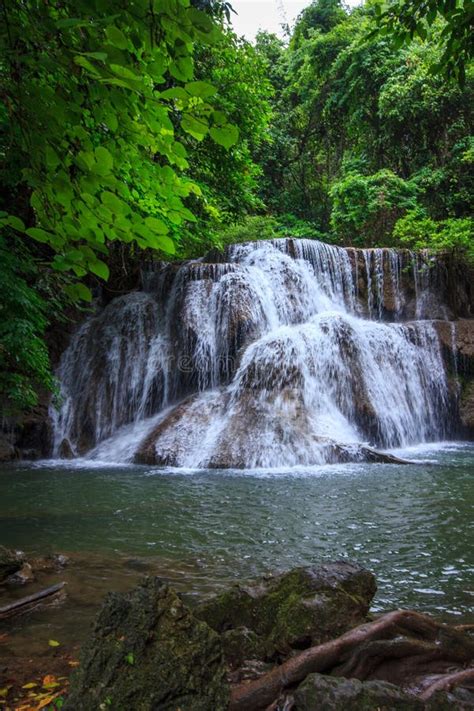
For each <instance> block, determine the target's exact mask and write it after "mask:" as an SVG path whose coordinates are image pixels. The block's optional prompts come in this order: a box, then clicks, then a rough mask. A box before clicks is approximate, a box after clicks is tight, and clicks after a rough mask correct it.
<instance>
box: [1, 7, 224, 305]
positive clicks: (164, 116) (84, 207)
mask: <svg viewBox="0 0 474 711" xmlns="http://www.w3.org/2000/svg"><path fill="white" fill-rule="evenodd" d="M2 11H3V20H4V21H3V22H2V32H1V39H0V41H1V49H2V56H4V57H5V60H4V61H3V62H2V64H1V66H0V72H1V79H2V83H3V86H4V96H5V100H6V107H7V110H6V112H5V113H4V114H3V120H4V125H3V126H2V136H3V141H2V142H3V146H2V153H3V154H5V155H6V162H7V163H8V164H10V165H14V166H15V170H16V171H19V169H20V168H21V170H22V180H21V181H20V183H21V184H20V185H19V186H17V190H16V192H17V194H18V193H21V200H19V201H17V202H16V203H15V200H13V201H11V200H7V202H6V204H8V212H6V211H4V212H3V213H0V224H3V226H5V227H8V228H10V229H13V230H15V231H16V232H18V233H25V234H26V235H27V236H28V237H30V238H32V239H33V240H36V241H38V242H40V243H44V244H46V245H47V246H48V248H49V249H50V250H51V251H52V253H53V255H54V256H53V259H52V261H53V266H54V267H55V269H57V270H60V271H62V272H71V273H73V274H74V275H75V276H76V277H78V278H81V277H84V276H85V275H86V274H87V273H88V272H92V273H93V274H96V275H97V276H99V277H100V278H103V279H107V277H108V273H109V270H108V266H107V264H106V259H105V256H106V254H107V245H108V244H109V243H110V242H113V241H121V242H124V243H127V244H130V243H133V244H136V245H138V247H139V248H151V249H158V250H161V251H162V252H164V253H166V254H172V253H173V252H174V251H175V249H176V243H177V241H179V234H180V230H181V226H182V225H183V224H185V223H186V222H188V221H193V220H194V219H195V218H194V215H193V214H192V212H191V211H190V210H189V208H188V207H187V206H186V199H187V198H188V197H189V196H190V195H192V194H194V195H197V196H199V195H200V193H201V191H200V189H199V187H198V186H197V185H196V183H194V182H193V181H192V180H190V179H189V178H187V177H186V174H185V171H186V169H187V168H188V166H189V160H188V155H187V152H186V148H185V146H184V142H183V136H185V135H190V136H192V137H193V138H195V139H196V140H197V141H202V140H203V139H204V138H205V137H206V136H207V135H210V137H211V138H212V139H213V140H214V141H215V142H216V143H217V144H220V145H222V146H224V147H225V148H228V147H230V146H232V145H233V144H234V143H235V142H236V141H237V138H238V129H237V127H236V126H234V125H232V124H229V123H228V121H227V118H226V116H225V114H224V113H223V112H222V111H219V110H214V108H213V106H212V104H211V103H210V99H211V97H212V96H213V95H214V94H215V91H216V90H215V88H214V87H213V86H212V85H211V84H209V83H207V82H205V81H202V80H198V81H196V80H194V53H195V47H196V44H197V43H199V44H213V43H215V42H218V41H219V40H220V38H221V33H220V30H219V26H218V24H217V23H216V22H215V21H214V20H213V19H212V17H211V16H209V15H208V14H206V13H205V12H203V11H202V10H198V9H197V8H196V7H194V6H192V5H191V4H190V2H189V0H160V1H158V0H153V1H152V2H151V3H150V2H149V1H148V0H135V1H134V2H133V3H130V2H128V1H126V0H116V2H114V6H113V13H112V14H111V8H110V4H109V3H107V2H103V0H74V2H72V1H71V0H67V1H66V2H64V3H45V2H42V0H21V1H20V2H18V3H12V4H11V5H10V4H6V3H3V6H2ZM9 203H10V204H9ZM11 203H12V204H11ZM12 208H20V209H17V210H16V213H15V209H12ZM18 212H20V213H21V214H18ZM67 288H68V290H69V293H70V294H71V295H72V296H73V297H76V298H85V299H90V296H91V295H90V291H89V289H88V288H87V287H86V286H85V285H84V284H82V283H73V284H70V285H69V286H68V287H67Z"/></svg>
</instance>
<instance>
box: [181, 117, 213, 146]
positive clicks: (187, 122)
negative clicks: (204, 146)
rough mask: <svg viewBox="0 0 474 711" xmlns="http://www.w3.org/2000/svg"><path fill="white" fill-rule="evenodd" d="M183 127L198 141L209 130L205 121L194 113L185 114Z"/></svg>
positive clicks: (182, 122)
mask: <svg viewBox="0 0 474 711" xmlns="http://www.w3.org/2000/svg"><path fill="white" fill-rule="evenodd" d="M181 127H182V129H183V131H186V133H189V134H190V135H191V136H193V138H196V139H197V140H198V141H202V139H203V138H204V136H205V135H206V133H207V132H208V130H209V127H208V125H207V123H206V122H205V121H202V120H200V119H197V118H195V117H194V116H193V115H192V114H184V116H183V118H182V119H181Z"/></svg>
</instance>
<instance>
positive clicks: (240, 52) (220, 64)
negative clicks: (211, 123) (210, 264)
mask: <svg viewBox="0 0 474 711" xmlns="http://www.w3.org/2000/svg"><path fill="white" fill-rule="evenodd" d="M266 70H267V67H266V63H265V62H264V60H263V58H262V56H261V55H260V54H259V53H258V52H257V51H256V49H255V48H254V47H253V46H252V45H251V44H250V43H248V42H246V41H245V40H244V39H242V38H237V37H236V35H235V34H234V33H233V32H231V31H230V30H227V31H226V32H225V33H224V35H223V39H222V41H221V42H220V43H219V44H218V45H215V46H212V47H204V48H202V49H201V51H199V52H198V53H197V56H196V76H197V77H207V78H208V80H209V81H210V82H211V83H212V85H213V86H214V87H215V89H216V93H215V96H214V97H213V103H214V106H215V107H216V108H217V109H218V110H220V111H222V112H223V113H224V114H225V115H226V116H227V117H228V119H229V120H230V121H232V123H234V124H235V125H237V126H238V127H239V140H238V142H237V143H236V145H234V146H232V147H231V148H230V149H228V150H226V149H224V148H223V147H220V146H215V145H213V144H212V143H210V142H202V143H199V144H196V142H194V145H191V144H192V143H193V139H192V138H189V139H188V144H189V147H190V150H192V161H191V162H190V166H189V170H188V175H189V176H190V177H191V178H192V179H193V180H194V182H195V183H197V184H198V185H199V187H200V189H201V191H202V199H201V200H200V201H199V203H197V202H196V201H195V203H194V204H193V211H194V213H195V215H196V217H197V218H198V222H197V223H193V224H192V225H190V226H189V230H188V231H187V233H186V234H185V236H184V239H183V240H182V248H181V249H180V254H182V255H184V256H193V255H194V254H196V255H197V254H199V253H201V254H202V251H203V247H205V246H209V247H210V246H212V240H213V235H214V231H213V228H219V226H220V227H222V226H224V225H226V224H228V223H229V222H231V221H233V220H236V219H241V218H242V217H244V216H245V215H247V214H251V213H254V212H256V211H258V210H260V209H261V208H262V207H263V204H262V201H261V199H259V197H258V194H257V190H258V186H259V179H260V175H261V172H262V170H261V167H260V165H258V162H257V156H258V153H259V150H260V149H261V148H262V146H263V144H265V143H266V142H267V141H268V123H269V120H270V104H269V98H270V96H271V94H272V92H273V88H272V85H271V83H270V82H269V80H268V78H267V76H266Z"/></svg>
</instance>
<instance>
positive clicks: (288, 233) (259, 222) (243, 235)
mask: <svg viewBox="0 0 474 711" xmlns="http://www.w3.org/2000/svg"><path fill="white" fill-rule="evenodd" d="M281 237H296V238H300V239H315V238H318V239H323V240H326V241H328V240H329V239H330V236H329V235H323V234H319V233H318V232H317V230H316V228H315V226H314V225H313V224H311V223H309V222H306V221H305V220H301V219H300V218H298V217H295V216H294V215H292V214H285V215H279V216H278V217H274V216H271V215H249V216H247V217H245V218H243V219H241V220H240V221H238V222H235V223H234V224H232V225H228V226H225V227H221V228H220V229H217V230H216V231H215V233H214V242H215V243H216V245H217V246H218V247H220V248H221V249H222V248H223V247H225V246H226V245H228V244H235V243H237V242H256V241H259V240H266V239H278V238H281Z"/></svg>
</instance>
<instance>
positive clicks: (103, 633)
mask: <svg viewBox="0 0 474 711" xmlns="http://www.w3.org/2000/svg"><path fill="white" fill-rule="evenodd" d="M226 672H227V669H226V666H225V664H224V661H223V654H222V646H221V641H220V638H219V636H218V635H217V634H216V633H215V632H214V631H213V630H211V629H210V628H209V627H208V625H206V624H205V623H204V622H202V621H200V620H197V619H196V618H195V617H194V616H193V614H192V613H191V612H190V611H189V609H188V608H187V607H186V606H185V605H184V603H183V602H182V600H181V598H180V597H179V596H178V595H177V593H176V592H175V591H174V590H173V589H172V588H170V587H169V586H168V585H166V584H164V583H163V582H162V581H160V580H159V579H158V578H150V579H147V580H146V581H145V582H144V583H143V584H141V585H140V586H138V587H137V588H135V589H134V590H132V591H131V592H130V593H125V594H123V593H120V594H119V593H112V594H110V595H108V596H107V598H106V599H105V602H104V604H103V606H102V609H101V610H100V612H99V615H98V617H97V620H96V623H95V626H94V630H93V633H92V636H91V638H90V639H89V641H88V642H87V643H86V644H85V645H84V647H83V648H82V652H81V665H80V667H79V669H78V671H77V673H76V674H75V675H74V677H73V680H72V685H71V692H70V694H69V696H68V699H67V702H66V704H65V706H64V708H65V709H67V710H69V711H95V710H96V709H97V710H98V709H99V708H112V709H114V711H130V710H131V709H133V710H134V711H158V710H159V711H176V709H181V711H224V709H227V707H228V703H229V687H228V684H227V680H226Z"/></svg>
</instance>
